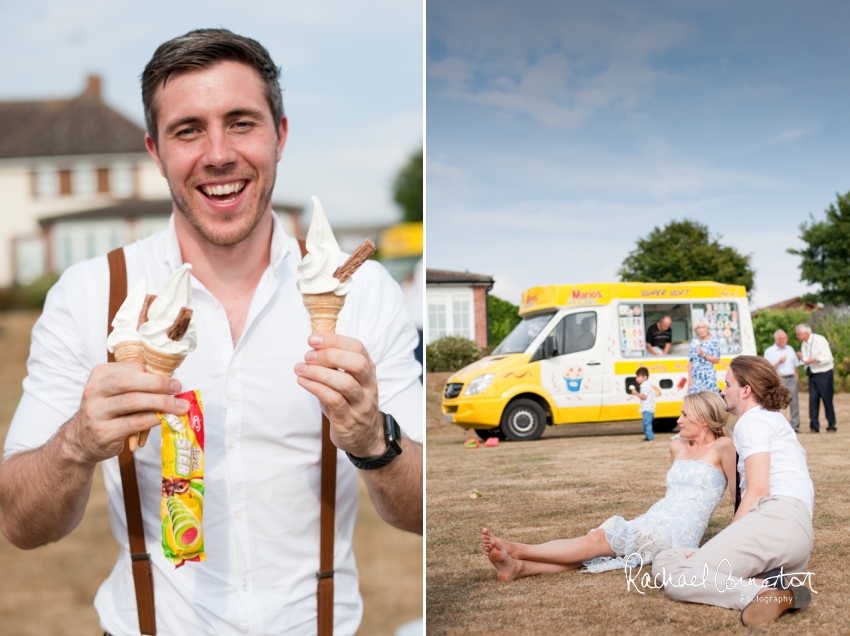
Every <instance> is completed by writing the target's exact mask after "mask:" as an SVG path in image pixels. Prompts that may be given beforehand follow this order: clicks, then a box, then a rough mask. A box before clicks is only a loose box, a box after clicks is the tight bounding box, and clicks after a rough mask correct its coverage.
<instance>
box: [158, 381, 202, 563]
mask: <svg viewBox="0 0 850 636" xmlns="http://www.w3.org/2000/svg"><path fill="white" fill-rule="evenodd" d="M177 397H178V398H181V399H184V400H187V401H188V402H189V413H187V414H186V415H180V416H178V415H171V414H170V413H157V415H158V416H159V420H160V422H161V423H162V506H161V508H160V516H161V518H162V551H163V554H165V558H166V559H168V560H169V561H171V562H172V563H173V564H174V565H175V566H177V567H180V566H181V565H183V564H184V563H185V562H186V561H206V560H207V557H206V554H205V553H204V525H203V520H204V405H203V403H202V402H201V392H200V391H186V392H185V393H181V394H180V395H178V396H177Z"/></svg>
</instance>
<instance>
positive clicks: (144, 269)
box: [0, 29, 422, 636]
mask: <svg viewBox="0 0 850 636" xmlns="http://www.w3.org/2000/svg"><path fill="white" fill-rule="evenodd" d="M278 77H279V70H278V69H277V67H276V66H275V65H274V63H273V62H272V60H271V58H270V57H269V54H268V52H267V51H266V50H265V49H264V48H263V47H262V46H261V45H260V44H258V43H257V42H255V41H253V40H250V39H247V38H243V37H240V36H237V35H234V34H233V33H231V32H229V31H226V30H223V29H206V30H200V31H193V32H190V33H188V34H186V35H184V36H181V37H178V38H175V39H174V40H171V41H169V42H166V43H165V44H163V45H162V46H160V47H159V48H158V49H157V51H156V53H155V54H154V56H153V58H152V59H151V61H150V63H149V64H148V66H147V67H146V68H145V71H144V74H143V76H142V98H143V102H144V106H145V118H146V124H147V130H148V134H147V136H146V144H147V148H148V150H149V152H150V153H151V155H152V156H153V158H154V159H155V160H156V162H157V164H158V165H159V167H160V170H161V172H162V174H163V176H164V177H165V178H166V179H167V180H168V184H169V187H170V189H171V193H172V198H173V201H174V214H173V215H172V219H171V222H170V225H169V228H168V229H167V230H166V231H163V232H161V233H159V234H156V235H154V236H152V237H149V238H147V239H145V240H142V241H139V242H137V243H134V244H132V245H129V246H127V247H125V248H124V253H125V258H126V268H127V280H128V283H129V284H130V285H131V286H132V285H133V284H134V283H135V282H136V281H137V280H139V279H141V277H143V276H146V277H147V278H148V281H149V284H150V286H151V288H152V289H153V290H159V289H161V288H162V286H163V284H164V283H165V281H166V280H167V279H168V277H169V276H170V275H171V274H172V273H173V272H174V271H175V270H176V269H178V268H179V267H180V266H181V265H182V264H183V263H191V264H192V265H193V269H192V288H193V289H192V291H193V296H194V307H193V308H194V311H195V316H196V318H197V321H198V347H197V350H196V351H195V352H194V353H192V354H191V355H190V356H189V357H188V358H187V359H186V361H185V362H184V363H183V365H182V366H181V367H180V369H179V370H178V371H177V374H176V378H175V379H170V378H165V377H160V376H157V375H153V374H149V373H145V372H144V367H143V365H141V364H137V363H114V364H105V362H106V333H107V325H106V323H107V306H108V304H109V302H108V301H109V290H110V282H109V281H110V277H109V269H108V265H107V259H106V258H105V257H101V258H97V259H93V260H90V261H86V262H84V263H80V264H79V265H76V266H74V267H72V268H70V269H68V270H67V271H66V272H65V274H64V275H63V276H62V279H61V280H60V281H59V283H57V285H56V286H55V287H54V288H53V290H51V293H50V294H49V296H48V300H47V303H46V305H45V310H44V313H43V315H42V317H41V318H40V319H39V321H38V323H37V324H36V326H35V328H34V330H33V343H32V349H31V353H30V360H29V364H28V370H29V375H28V376H27V378H26V379H25V381H24V395H23V398H22V399H21V403H20V405H19V407H18V410H17V412H16V414H15V417H14V420H13V422H12V426H11V429H10V432H9V436H8V438H7V440H6V444H5V449H4V451H5V453H4V463H3V464H2V465H0V506H1V507H2V511H3V518H2V528H3V532H4V534H5V535H6V536H7V537H8V538H9V540H10V541H11V542H12V543H14V544H15V545H17V546H19V547H21V548H24V549H29V548H34V547H37V546H40V545H44V544H45V543H48V542H51V541H57V540H59V539H61V538H62V537H64V536H65V535H67V534H68V533H69V532H71V530H73V529H74V527H76V525H77V524H78V523H79V521H80V519H81V518H82V515H83V512H84V510H85V506H86V502H87V500H88V495H89V490H90V487H91V483H92V477H93V474H94V470H95V468H96V466H97V465H98V463H102V465H103V470H104V476H105V481H106V487H107V490H108V494H109V508H110V514H111V520H112V528H113V533H114V534H115V537H116V539H117V540H118V542H119V544H120V545H121V548H122V549H121V553H120V556H119V559H118V562H117V563H116V565H115V568H114V570H113V572H112V574H111V575H110V577H109V578H108V579H107V581H106V582H105V583H104V584H103V585H102V586H101V588H100V591H99V592H98V595H97V598H96V599H95V607H96V608H97V610H98V613H99V615H100V620H101V626H102V627H103V629H104V630H105V632H107V633H108V634H112V635H115V636H117V635H122V636H123V635H130V634H138V633H139V620H138V617H137V607H136V601H135V598H136V597H135V594H134V592H133V590H134V581H133V573H132V567H131V564H133V563H135V562H136V561H137V560H138V559H137V558H136V557H139V558H141V559H142V560H147V559H146V558H145V557H144V555H135V557H134V558H131V554H130V548H129V544H128V527H127V520H126V516H125V513H124V500H123V496H122V487H121V477H120V474H119V462H118V459H117V457H116V456H117V455H118V454H119V452H120V451H121V449H122V447H123V441H124V440H125V439H126V438H127V437H128V436H129V435H131V434H132V433H135V432H139V431H143V430H151V437H150V441H149V442H148V444H147V446H145V447H144V448H141V449H139V450H138V451H137V452H136V454H135V457H134V461H135V466H136V471H137V475H138V486H139V494H140V498H141V510H142V518H143V522H144V535H145V540H146V544H147V551H148V552H149V553H150V557H149V560H150V564H151V568H152V572H153V589H154V596H155V605H156V623H157V626H158V629H159V632H160V633H162V634H177V633H186V634H201V633H205V634H206V633H214V634H282V633H287V634H315V633H316V619H317V606H316V585H317V582H316V578H317V571H318V570H319V569H320V568H319V509H320V505H319V493H320V492H321V490H322V471H321V462H320V457H321V450H322V441H321V437H322V424H321V419H322V413H323V412H324V414H325V415H326V416H327V417H328V419H329V421H330V438H331V440H332V441H333V442H334V444H335V445H336V446H337V448H338V449H339V451H345V452H346V453H347V454H348V458H346V454H344V453H342V452H338V453H337V461H336V463H337V466H338V470H337V496H336V502H337V503H336V528H335V529H336V532H335V535H336V549H335V552H334V558H333V562H334V563H333V578H334V581H335V586H334V587H335V596H334V605H333V607H334V612H333V620H334V632H335V633H338V634H353V633H354V632H355V631H356V630H357V626H358V624H359V620H360V616H361V600H360V595H359V591H358V586H357V570H356V567H355V564H354V557H353V554H352V551H351V536H352V531H353V526H354V521H355V516H356V511H357V493H358V478H357V476H358V473H359V474H360V475H361V476H362V477H363V479H364V481H365V483H366V486H367V488H368V490H369V495H370V497H371V499H372V501H373V503H374V504H375V507H376V509H377V510H378V512H379V514H380V515H381V516H382V517H383V518H384V519H385V520H386V521H387V522H389V523H391V524H393V525H395V526H397V527H399V528H402V529H405V530H409V531H414V532H421V529H422V464H421V458H422V447H421V443H419V442H418V441H416V440H419V439H421V436H422V411H421V408H422V400H421V395H422V394H421V385H420V383H419V373H420V367H419V365H418V363H416V361H415V359H414V356H413V351H414V348H415V346H416V343H417V332H416V329H415V328H414V327H413V325H412V324H411V323H410V322H409V320H408V319H407V317H406V316H407V314H406V311H405V306H404V300H403V298H402V295H401V291H400V289H399V288H398V286H397V285H396V284H395V283H394V282H393V281H392V279H391V278H390V277H389V275H388V274H387V273H386V271H385V270H384V269H383V268H382V267H381V266H380V265H378V264H377V263H374V262H367V263H366V264H364V266H363V267H362V268H361V269H360V270H358V272H357V274H355V276H354V279H353V280H354V283H353V286H352V290H351V293H350V294H349V295H348V298H347V301H346V305H345V308H344V309H343V311H342V313H341V314H340V317H339V323H338V326H337V330H338V331H339V332H340V333H341V334H345V335H335V334H330V333H321V334H311V327H310V320H309V317H308V314H307V312H306V310H305V309H304V307H303V305H302V302H301V296H300V294H299V293H298V290H297V288H296V285H295V282H296V267H297V266H298V264H299V263H300V261H301V253H300V249H299V245H298V242H297V241H296V240H295V239H294V238H292V237H288V236H286V235H285V234H284V233H283V230H282V228H281V226H280V224H279V222H278V221H277V219H276V217H275V215H274V214H273V212H272V209H271V193H272V190H273V187H274V182H275V175H276V166H277V163H278V161H279V160H280V157H281V153H282V152H283V149H284V145H285V143H286V136H287V120H286V117H285V116H284V114H283V105H282V99H281V93H280V87H279V85H278ZM343 258H344V256H343ZM184 388H185V389H198V390H200V391H201V393H202V397H203V401H204V409H205V420H206V421H205V436H206V441H205V454H206V457H205V464H206V473H205V476H204V485H205V491H204V542H205V550H206V556H207V561H206V562H204V563H188V564H186V565H184V566H183V567H181V568H180V569H179V570H175V569H174V567H173V565H172V564H171V563H170V562H169V561H168V560H167V559H166V558H165V557H164V556H163V553H162V550H160V549H158V545H159V544H160V543H161V540H162V539H161V526H160V505H161V500H160V497H161V485H160V480H161V460H160V448H159V446H160V444H159V441H160V440H159V429H158V428H157V427H156V425H157V424H158V419H157V417H156V415H155V411H163V412H166V413H173V414H176V415H179V414H183V413H186V412H187V410H188V405H187V404H186V402H185V401H183V400H180V399H177V398H176V397H175V395H176V394H177V393H180V392H181V391H182V390H183V389H184ZM317 398H318V399H317ZM390 413H391V414H392V415H393V416H395V419H396V420H397V421H398V422H399V423H400V424H401V427H402V428H403V431H404V433H400V431H399V429H398V426H394V425H392V418H391V417H388V416H387V415H385V414H390ZM398 449H400V450H398ZM349 459H351V462H349ZM355 466H357V468H355ZM330 574H331V573H326V574H325V576H328V575H330ZM146 633H148V632H146Z"/></svg>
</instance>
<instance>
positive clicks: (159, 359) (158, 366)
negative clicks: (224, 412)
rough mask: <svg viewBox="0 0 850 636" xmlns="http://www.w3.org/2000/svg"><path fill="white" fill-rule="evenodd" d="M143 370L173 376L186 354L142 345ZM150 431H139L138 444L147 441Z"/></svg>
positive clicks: (143, 443)
mask: <svg viewBox="0 0 850 636" xmlns="http://www.w3.org/2000/svg"><path fill="white" fill-rule="evenodd" d="M144 356H145V370H146V371H147V372H148V373H156V374H157V375H164V376H167V377H169V378H171V377H174V372H175V371H176V370H177V367H179V366H180V365H181V364H183V360H185V359H186V356H184V355H180V354H175V353H162V352H161V351H157V350H156V349H151V348H150V347H144ZM148 434H150V431H149V430H148V431H142V432H141V433H139V446H140V447H141V446H144V445H145V442H147V441H148Z"/></svg>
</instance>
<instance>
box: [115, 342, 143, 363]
mask: <svg viewBox="0 0 850 636" xmlns="http://www.w3.org/2000/svg"><path fill="white" fill-rule="evenodd" d="M112 355H114V356H115V361H116V362H144V361H145V353H144V346H143V345H142V341H141V340H127V341H125V342H119V343H118V344H116V345H115V347H114V349H113V351H112Z"/></svg>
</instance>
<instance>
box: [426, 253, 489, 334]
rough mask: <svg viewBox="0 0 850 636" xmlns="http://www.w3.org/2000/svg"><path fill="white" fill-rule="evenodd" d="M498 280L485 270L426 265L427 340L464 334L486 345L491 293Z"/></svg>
mask: <svg viewBox="0 0 850 636" xmlns="http://www.w3.org/2000/svg"><path fill="white" fill-rule="evenodd" d="M494 282H495V281H494V280H493V277H492V276H486V275H483V274H470V273H469V272H451V271H447V270H443V269H426V270H425V298H426V301H427V305H428V313H427V320H426V325H425V344H430V343H432V342H434V341H435V340H439V339H440V338H442V337H443V336H462V337H464V338H469V339H470V340H473V341H475V343H477V344H478V346H479V347H486V346H487V345H488V342H487V336H488V312H487V295H488V293H489V292H490V290H491V289H493V283H494Z"/></svg>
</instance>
